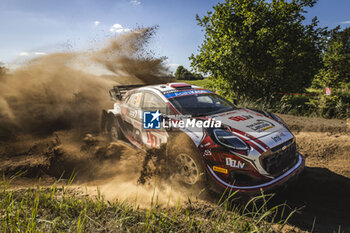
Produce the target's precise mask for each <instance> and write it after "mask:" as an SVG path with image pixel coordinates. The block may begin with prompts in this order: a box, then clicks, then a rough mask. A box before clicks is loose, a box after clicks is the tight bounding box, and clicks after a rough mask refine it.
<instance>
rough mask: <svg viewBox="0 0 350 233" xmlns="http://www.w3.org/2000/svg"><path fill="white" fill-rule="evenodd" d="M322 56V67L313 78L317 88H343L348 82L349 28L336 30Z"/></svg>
mask: <svg viewBox="0 0 350 233" xmlns="http://www.w3.org/2000/svg"><path fill="white" fill-rule="evenodd" d="M332 34H333V35H332V37H331V38H330V40H329V41H328V43H327V47H326V50H325V52H324V54H323V65H324V67H323V68H322V69H320V71H319V72H318V74H317V75H316V76H315V79H314V85H315V86H317V87H335V88H339V87H342V86H345V85H346V84H348V83H349V82H350V28H346V29H344V30H343V31H339V28H336V29H335V30H334V32H333V33H332Z"/></svg>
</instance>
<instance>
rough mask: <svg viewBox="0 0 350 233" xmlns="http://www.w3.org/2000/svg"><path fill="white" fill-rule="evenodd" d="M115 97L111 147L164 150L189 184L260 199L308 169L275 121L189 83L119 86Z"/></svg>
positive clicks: (109, 114)
mask: <svg viewBox="0 0 350 233" xmlns="http://www.w3.org/2000/svg"><path fill="white" fill-rule="evenodd" d="M110 95H111V98H112V99H113V100H114V101H115V103H114V108H113V109H109V110H107V111H105V110H104V111H103V113H104V114H103V119H102V128H103V129H104V130H106V131H107V132H108V134H109V136H110V138H111V140H112V141H116V140H121V139H123V140H126V141H127V142H129V143H131V144H132V145H134V146H136V147H138V148H140V149H142V150H144V151H146V150H147V149H149V148H154V147H155V148H157V147H160V146H161V145H162V144H165V145H166V147H167V149H166V153H167V155H166V156H167V158H168V159H169V161H170V162H169V163H170V164H171V167H173V169H174V172H176V173H177V174H178V175H180V176H181V181H182V182H183V183H184V184H187V185H200V186H202V185H208V184H209V187H210V188H211V189H214V190H215V191H219V192H221V191H223V190H225V189H230V190H239V191H241V192H244V193H257V192H260V190H261V189H263V190H265V191H266V190H271V189H273V188H275V187H278V186H281V185H285V184H287V183H289V182H287V181H290V180H292V178H296V177H297V176H298V175H299V174H300V172H301V171H302V170H303V168H304V165H305V158H304V157H303V156H302V155H301V154H300V153H299V152H298V151H297V146H296V140H295V137H294V135H293V134H292V133H291V132H290V131H289V130H288V128H287V127H286V125H285V123H284V122H283V121H282V120H281V119H280V118H279V117H277V116H276V115H274V114H271V113H267V112H265V111H257V110H252V109H248V108H240V107H237V106H236V105H235V104H233V103H231V102H229V101H227V100H225V99H224V98H223V97H221V96H219V95H217V94H215V93H213V92H212V91H210V90H206V89H204V88H201V87H198V86H193V85H189V84H186V83H168V84H163V85H152V86H141V85H128V86H115V87H114V88H113V89H112V90H110Z"/></svg>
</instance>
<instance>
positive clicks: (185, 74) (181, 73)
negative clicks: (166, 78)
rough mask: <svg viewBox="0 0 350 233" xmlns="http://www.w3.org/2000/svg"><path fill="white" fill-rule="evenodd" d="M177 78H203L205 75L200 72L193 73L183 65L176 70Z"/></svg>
mask: <svg viewBox="0 0 350 233" xmlns="http://www.w3.org/2000/svg"><path fill="white" fill-rule="evenodd" d="M175 78H176V79H177V80H198V79H203V76H202V75H200V74H193V73H191V72H190V71H188V70H187V69H186V68H185V67H183V66H178V67H177V69H176V72H175Z"/></svg>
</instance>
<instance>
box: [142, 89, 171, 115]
mask: <svg viewBox="0 0 350 233" xmlns="http://www.w3.org/2000/svg"><path fill="white" fill-rule="evenodd" d="M142 107H143V109H145V110H148V111H153V110H160V111H161V112H164V110H165V109H166V107H167V105H166V104H165V103H164V101H163V100H162V99H161V98H160V97H158V96H156V95H154V94H152V93H149V92H146V93H145V98H143V106H142Z"/></svg>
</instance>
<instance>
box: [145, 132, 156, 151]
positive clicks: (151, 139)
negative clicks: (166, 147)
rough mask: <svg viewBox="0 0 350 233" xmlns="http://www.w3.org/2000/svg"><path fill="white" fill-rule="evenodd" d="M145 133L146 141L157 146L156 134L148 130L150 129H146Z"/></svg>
mask: <svg viewBox="0 0 350 233" xmlns="http://www.w3.org/2000/svg"><path fill="white" fill-rule="evenodd" d="M146 135H147V143H149V144H150V145H151V147H157V145H158V139H157V136H156V135H154V134H152V132H150V131H147V132H146Z"/></svg>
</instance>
